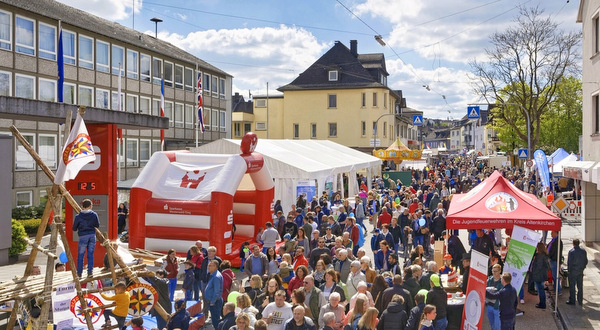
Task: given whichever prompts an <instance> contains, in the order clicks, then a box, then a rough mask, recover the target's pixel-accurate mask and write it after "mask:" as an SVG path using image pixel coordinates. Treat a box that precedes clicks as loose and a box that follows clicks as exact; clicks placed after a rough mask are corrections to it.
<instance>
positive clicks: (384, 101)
mask: <svg viewBox="0 0 600 330" xmlns="http://www.w3.org/2000/svg"><path fill="white" fill-rule="evenodd" d="M383 107H384V108H387V93H383Z"/></svg>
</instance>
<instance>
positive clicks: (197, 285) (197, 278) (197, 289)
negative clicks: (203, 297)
mask: <svg viewBox="0 0 600 330" xmlns="http://www.w3.org/2000/svg"><path fill="white" fill-rule="evenodd" d="M193 290H194V300H195V301H198V300H200V269H199V268H196V269H194V289H193Z"/></svg>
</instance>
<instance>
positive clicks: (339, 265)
mask: <svg viewBox="0 0 600 330" xmlns="http://www.w3.org/2000/svg"><path fill="white" fill-rule="evenodd" d="M351 263H352V260H350V259H348V258H346V260H344V261H342V260H340V259H336V261H335V262H334V263H333V269H334V270H335V271H336V272H340V279H341V280H342V281H343V280H345V279H347V278H348V274H350V264H351Z"/></svg>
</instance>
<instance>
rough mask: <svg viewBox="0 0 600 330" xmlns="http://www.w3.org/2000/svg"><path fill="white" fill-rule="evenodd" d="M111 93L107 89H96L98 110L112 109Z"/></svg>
mask: <svg viewBox="0 0 600 330" xmlns="http://www.w3.org/2000/svg"><path fill="white" fill-rule="evenodd" d="M110 106H111V103H110V92H109V91H107V90H105V89H100V88H96V108H100V109H110Z"/></svg>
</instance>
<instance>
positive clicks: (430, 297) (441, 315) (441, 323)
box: [425, 274, 448, 329]
mask: <svg viewBox="0 0 600 330" xmlns="http://www.w3.org/2000/svg"><path fill="white" fill-rule="evenodd" d="M429 284H430V285H431V290H429V292H428V293H427V300H426V302H425V303H427V304H431V305H434V306H435V311H436V313H437V315H436V316H435V321H434V324H435V328H436V329H445V328H446V327H447V326H448V319H447V318H446V314H447V313H446V311H447V309H448V297H447V296H446V291H445V290H444V289H443V288H442V286H441V285H440V277H439V275H437V274H433V275H431V276H430V277H429Z"/></svg>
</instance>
